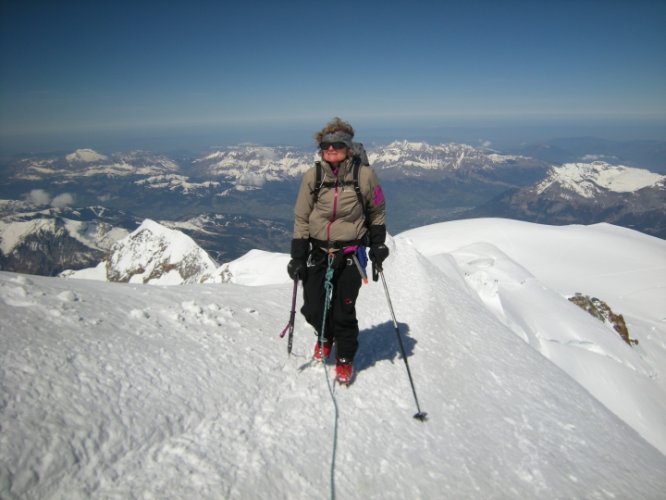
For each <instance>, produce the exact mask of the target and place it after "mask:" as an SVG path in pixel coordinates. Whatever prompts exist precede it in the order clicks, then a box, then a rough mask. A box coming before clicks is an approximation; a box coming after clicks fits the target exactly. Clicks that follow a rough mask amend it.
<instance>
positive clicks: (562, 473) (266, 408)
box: [0, 219, 666, 500]
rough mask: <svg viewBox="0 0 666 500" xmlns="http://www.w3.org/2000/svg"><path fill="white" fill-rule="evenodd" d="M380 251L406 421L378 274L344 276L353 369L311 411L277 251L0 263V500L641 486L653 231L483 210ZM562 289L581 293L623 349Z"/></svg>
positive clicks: (655, 425) (623, 493) (657, 314)
mask: <svg viewBox="0 0 666 500" xmlns="http://www.w3.org/2000/svg"><path fill="white" fill-rule="evenodd" d="M388 243H389V245H390V248H391V255H390V257H389V259H388V260H387V261H386V263H385V266H384V272H385V274H386V280H387V283H388V287H389V289H390V293H391V299H392V302H393V305H394V307H395V312H396V315H397V318H398V321H399V325H400V330H401V332H402V333H401V334H402V337H403V340H404V345H405V349H406V352H407V356H408V359H409V365H410V367H411V373H412V375H413V380H414V383H415V387H416V390H417V391H418V396H419V401H420V403H421V406H422V409H423V410H424V411H427V412H428V415H429V420H428V421H427V422H425V423H420V422H417V421H415V420H414V419H413V418H412V415H413V413H414V411H415V408H414V399H413V398H412V393H411V391H410V386H409V384H408V380H407V375H406V372H405V370H404V368H405V367H404V363H403V362H402V360H401V359H400V357H401V354H400V350H399V348H398V346H397V342H396V339H395V332H394V329H393V324H392V322H391V320H390V316H389V312H388V309H387V303H386V302H387V301H386V297H385V295H384V290H383V288H382V286H381V284H378V283H373V282H371V283H370V284H369V285H364V286H363V288H362V290H361V295H360V297H359V301H358V310H359V326H360V328H361V331H362V333H361V336H360V342H361V347H360V350H359V355H358V356H357V359H356V360H355V366H356V370H357V376H356V380H355V381H354V384H353V385H352V386H351V387H350V388H349V389H347V390H340V389H336V390H335V392H334V397H335V403H336V406H335V412H334V407H333V401H332V400H331V399H332V398H331V394H330V393H329V391H328V389H327V382H326V377H325V373H326V370H331V366H330V365H317V366H314V367H310V368H303V365H304V364H306V361H307V359H308V358H309V356H310V355H311V352H312V346H313V342H314V337H313V335H312V332H311V329H310V328H309V327H308V326H307V325H306V324H305V323H304V321H303V319H302V318H301V316H300V315H298V316H297V319H296V331H295V334H294V350H293V353H292V356H291V357H287V355H286V345H285V344H286V340H285V339H280V338H279V336H278V333H279V331H280V329H281V328H282V327H283V326H284V324H285V322H286V320H287V317H288V314H289V300H290V297H291V293H292V283H290V281H289V279H288V277H287V276H286V273H285V271H284V266H283V265H282V264H283V262H284V261H282V260H280V259H282V257H280V256H277V255H276V256H275V257H276V259H277V260H275V261H273V262H272V263H273V265H272V266H271V265H270V263H271V259H270V258H266V257H267V256H266V255H265V254H264V255H257V256H256V257H257V258H259V259H260V260H256V259H255V256H254V255H248V256H247V257H246V258H245V259H244V260H245V261H247V262H246V263H245V267H244V269H245V272H246V273H247V274H246V278H247V279H249V278H250V276H251V275H252V276H254V278H255V280H256V282H255V284H256V285H257V286H255V287H254V288H252V289H248V288H247V287H244V286H237V285H233V284H219V285H216V286H201V285H185V286H182V287H151V288H147V287H145V286H142V285H134V284H110V283H95V282H90V281H77V282H72V281H67V280H59V279H52V278H44V277H40V276H34V277H33V276H22V275H17V274H13V273H4V272H0V315H2V318H3V321H2V322H0V366H2V368H3V369H2V370H0V384H1V386H2V387H3V389H4V393H3V404H2V405H0V427H1V428H2V429H3V433H2V443H3V453H2V454H0V496H2V497H3V498H5V497H7V498H24V497H35V498H61V497H62V498H64V497H68V498H69V497H75V498H79V497H81V498H84V497H85V498H89V497H95V498H98V497H99V498H131V497H142V498H143V497H146V498H154V497H159V498H174V499H175V498H211V499H212V498H219V497H220V492H223V494H222V496H224V497H229V498H255V497H261V498H274V497H278V498H290V499H296V500H300V499H310V498H312V496H313V492H318V493H322V495H320V496H325V495H326V493H327V492H328V491H330V490H331V489H332V488H333V487H334V488H335V491H336V493H337V497H338V498H349V499H352V500H355V499H364V500H365V499H367V498H382V499H384V498H387V499H393V498H395V499H399V498H400V499H402V498H440V497H442V495H444V496H445V497H446V498H496V497H497V496H498V495H500V496H502V495H505V496H507V497H511V498H514V497H516V498H527V499H532V498H540V499H541V498H544V499H559V498H661V497H662V496H663V486H664V484H666V457H665V456H664V452H665V451H666V448H664V445H663V443H664V426H663V422H664V421H665V420H664V415H666V413H665V412H664V402H665V401H666V398H665V397H664V393H663V390H662V388H661V385H663V381H664V377H663V370H664V366H666V362H665V356H664V345H663V342H662V340H663V338H664V335H665V334H666V331H665V329H664V328H665V327H664V325H665V323H664V321H663V307H660V306H661V305H663V301H664V299H665V297H664V293H665V291H664V288H663V286H662V285H663V283H664V274H663V273H664V269H663V254H664V253H663V252H664V242H663V240H658V239H656V238H650V237H647V236H645V235H642V234H640V233H637V232H635V231H630V230H624V229H621V228H616V227H613V226H608V225H605V224H602V225H598V226H590V227H582V226H569V227H548V226H542V225H537V224H528V223H520V222H516V221H506V220H497V219H493V220H476V221H459V222H456V223H445V224H441V225H437V226H430V227H426V228H420V229H419V230H418V231H414V232H411V233H403V234H400V235H397V236H395V238H392V239H390V240H389V242H388ZM574 252H576V253H574ZM572 255H574V256H575V258H572ZM627 255H632V256H633V258H632V259H628V258H627ZM553 256H556V258H553ZM266 267H280V272H281V273H282V275H283V279H282V281H281V282H280V283H274V284H268V283H267V282H265V281H263V280H264V278H265V271H266ZM609 269H612V270H613V273H609V272H608V270H609ZM611 274H612V275H611ZM618 276H619V277H618ZM262 282H263V284H262ZM581 287H582V288H581ZM564 289H566V290H567V291H571V290H579V291H581V292H583V293H588V292H589V293H594V294H597V291H600V292H599V293H598V295H599V296H600V297H603V298H605V299H607V300H608V303H609V304H611V305H612V306H613V309H614V310H617V311H620V312H622V313H623V314H624V316H625V318H626V319H627V321H628V325H629V328H630V329H631V330H632V332H633V334H634V335H635V336H636V337H637V338H638V340H639V344H638V345H637V346H635V347H630V346H628V345H627V344H626V343H624V342H623V341H622V340H621V339H620V338H619V336H617V334H616V333H615V332H613V331H611V330H610V329H608V328H607V327H606V325H604V324H603V323H601V322H597V323H598V324H596V323H594V321H597V320H594V318H591V317H590V316H589V315H588V314H587V313H585V312H583V311H581V310H580V309H579V308H578V307H577V306H575V305H573V304H570V303H569V302H568V300H567V299H566V297H564V296H563V294H562V291H563V290H564ZM298 297H299V303H298V304H297V305H298V306H300V294H299V296H298ZM636 304H641V305H640V308H638V309H636V307H635V306H636ZM645 311H647V312H645ZM606 330H608V331H606ZM536 351H539V352H536ZM551 361H552V362H551ZM578 377H580V378H578ZM592 394H594V397H593V396H592ZM613 405H615V406H619V405H622V406H623V407H624V415H622V418H623V420H624V422H623V421H621V420H620V419H619V418H617V416H616V415H614V414H613V413H612V412H611V411H609V408H611V409H613V411H616V409H614V406H613ZM336 415H337V416H339V417H338V418H337V419H336V418H335V416H336ZM632 419H633V420H632ZM627 422H630V424H631V426H632V427H633V428H631V427H630V426H629V425H627ZM636 431H638V432H636ZM639 434H640V435H639ZM312 436H317V440H318V441H317V442H318V443H320V445H317V446H312ZM641 436H642V437H641ZM334 446H335V448H333V447H334ZM654 446H657V447H658V448H659V449H660V450H661V453H660V452H659V451H658V450H657V449H655V447H654ZM332 449H335V450H337V455H336V460H335V461H333V459H332V455H333V453H332V452H331V451H332ZM45 457H48V460H45ZM26 471H29V472H26ZM405 471H409V474H408V477H407V479H406V475H405ZM173 478H177V480H174V479H173ZM315 496H317V495H315Z"/></svg>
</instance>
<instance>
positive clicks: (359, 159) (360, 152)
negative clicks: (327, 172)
mask: <svg viewBox="0 0 666 500" xmlns="http://www.w3.org/2000/svg"><path fill="white" fill-rule="evenodd" d="M364 165H365V166H370V162H369V161H368V155H367V153H366V152H365V148H364V147H363V144H361V143H360V142H354V143H352V179H353V180H352V181H351V182H350V181H344V182H341V183H338V182H337V181H328V182H322V180H321V179H322V172H321V162H320V161H316V162H315V168H316V170H315V185H314V186H315V187H314V189H313V190H312V200H313V202H314V203H317V200H318V199H319V191H321V188H322V187H327V188H332V187H335V185H336V183H337V185H338V186H354V191H355V192H356V197H357V198H358V202H359V204H360V205H361V207H362V208H363V217H364V218H365V222H366V224H368V207H367V204H366V203H365V200H364V199H363V193H361V186H360V185H359V183H358V172H359V170H361V167H362V166H364Z"/></svg>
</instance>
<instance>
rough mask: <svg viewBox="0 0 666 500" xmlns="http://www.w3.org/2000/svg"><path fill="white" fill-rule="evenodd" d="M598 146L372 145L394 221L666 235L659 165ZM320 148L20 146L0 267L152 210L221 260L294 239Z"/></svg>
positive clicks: (47, 254) (68, 248)
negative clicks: (488, 219) (182, 151)
mask: <svg viewBox="0 0 666 500" xmlns="http://www.w3.org/2000/svg"><path fill="white" fill-rule="evenodd" d="M649 146H650V151H652V153H654V151H657V152H658V151H659V148H658V147H655V145H654V144H650V145H649ZM577 147H579V149H580V150H581V151H583V149H582V145H581V144H578V143H577ZM599 147H600V146H599V144H598V143H597V144H595V147H594V149H589V150H587V153H586V154H583V155H582V156H581V157H580V159H579V161H575V162H570V163H564V164H555V163H553V162H552V161H546V160H544V159H543V158H544V155H538V156H537V155H535V156H530V155H529V154H526V153H527V151H528V148H525V150H523V152H521V153H514V154H506V153H502V152H499V151H494V150H492V149H489V148H480V147H473V146H470V145H467V144H457V143H447V144H436V145H433V144H427V143H423V142H408V141H394V142H392V143H390V144H386V145H372V146H368V147H367V148H366V149H367V152H368V157H369V160H370V163H371V164H372V165H373V167H374V168H375V169H376V171H377V173H378V175H379V178H380V180H381V182H382V185H383V187H384V191H385V193H386V197H387V200H388V205H387V221H388V227H389V231H390V232H391V233H393V234H397V233H398V232H401V231H403V230H406V229H409V228H412V227H421V226H424V225H427V224H430V223H435V222H441V221H445V220H452V219H459V218H466V217H477V216H484V217H485V216H502V217H510V218H516V219H521V220H528V221H536V222H542V223H547V224H569V223H583V224H587V223H593V222H602V221H605V222H612V223H614V224H618V225H624V226H628V227H632V228H634V229H638V230H641V231H644V232H646V233H648V234H652V235H655V236H659V237H662V238H663V237H666V228H665V226H664V220H666V217H664V215H665V213H664V207H665V206H666V199H665V188H664V182H663V176H662V175H660V174H658V173H656V172H658V171H659V168H655V169H653V170H652V171H650V170H646V169H640V168H636V167H635V166H624V165H621V164H619V163H613V162H611V161H610V160H607V161H608V162H606V161H597V160H596V159H597V158H599V157H602V156H603V157H605V158H608V157H610V156H612V155H608V154H604V153H603V152H604V151H608V149H605V150H604V149H599ZM549 152H550V153H552V152H553V150H552V149H551V150H549ZM615 152H616V153H617V151H615ZM652 153H650V154H652ZM568 154H571V153H568ZM631 154H633V155H635V156H636V155H637V153H636V150H635V149H634V150H631ZM645 156H649V154H648V153H645V155H644V157H645ZM316 158H317V155H316V153H315V152H314V151H312V150H303V149H299V148H294V147H286V146H277V147H268V146H259V145H253V144H243V145H237V146H232V147H225V148H218V149H216V150H214V151H211V152H209V153H207V154H205V155H199V156H193V157H184V156H179V157H178V158H170V157H168V156H166V155H163V154H154V153H151V152H143V151H135V152H130V153H114V154H102V153H100V152H97V151H94V150H92V149H79V150H76V151H73V152H70V153H65V154H59V155H45V156H44V155H43V156H29V157H28V156H26V157H21V158H17V159H14V160H13V161H11V162H9V163H7V164H5V165H2V166H0V167H1V170H2V171H1V173H2V175H3V183H2V184H0V197H2V198H4V199H5V200H6V201H4V202H2V204H1V205H0V250H1V252H2V253H1V255H0V267H1V268H2V269H5V270H14V271H19V272H29V273H34V274H47V275H54V274H58V273H59V272H61V271H63V270H65V269H81V268H85V267H89V266H90V265H91V264H93V263H97V262H99V261H100V258H101V257H102V256H105V255H106V256H108V253H109V251H110V248H111V247H112V246H113V243H115V242H116V241H119V240H121V239H122V238H123V237H126V236H127V235H128V234H129V233H131V232H133V231H135V230H136V229H137V228H138V227H139V225H140V224H141V222H142V221H143V220H145V219H150V220H154V221H158V222H159V223H160V224H161V225H163V226H164V227H168V228H173V229H178V230H180V231H182V232H183V233H185V234H187V235H188V236H190V237H191V238H192V239H193V240H194V241H196V242H197V244H198V245H199V246H201V247H202V248H203V249H204V250H205V251H206V252H207V253H208V254H209V255H210V256H211V257H212V258H213V259H214V260H215V262H216V263H218V264H220V263H223V262H229V261H231V260H234V259H236V258H238V257H239V256H241V255H243V254H244V253H246V252H248V251H249V250H251V249H260V250H265V251H271V252H286V251H288V245H289V240H290V238H291V228H292V223H293V222H292V220H293V203H294V200H295V197H296V192H297V190H298V186H299V183H300V179H301V176H302V174H303V173H304V172H305V171H306V170H307V169H308V168H310V167H311V166H312V165H313V163H314V161H315V160H316Z"/></svg>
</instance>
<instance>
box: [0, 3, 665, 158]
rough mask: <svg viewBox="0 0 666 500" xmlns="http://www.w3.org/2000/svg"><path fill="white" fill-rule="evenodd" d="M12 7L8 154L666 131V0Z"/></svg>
mask: <svg viewBox="0 0 666 500" xmlns="http://www.w3.org/2000/svg"><path fill="white" fill-rule="evenodd" d="M0 1H1V2H2V4H1V5H2V12H1V15H0V19H1V21H0V33H1V34H0V37H1V47H0V50H1V58H0V70H1V73H0V141H1V142H0V147H2V149H5V150H9V149H12V148H16V147H19V145H20V146H21V147H30V148H32V149H36V150H39V149H40V148H42V149H43V148H54V147H56V146H57V145H58V144H59V142H58V141H61V142H62V144H63V147H66V146H65V142H67V141H65V138H69V139H68V140H69V142H72V143H73V142H76V141H77V140H82V141H83V140H88V141H91V142H94V137H97V138H98V139H99V138H101V137H105V136H106V137H111V136H113V137H117V138H121V137H127V138H134V140H135V141H139V142H140V141H141V140H142V139H141V138H144V139H145V140H148V139H149V138H151V137H152V138H156V137H160V136H163V137H172V138H174V137H181V138H185V137H194V136H198V137H200V138H201V139H202V140H205V141H210V142H214V141H217V142H220V143H223V142H225V141H235V140H259V141H266V140H268V138H270V137H273V138H274V139H275V140H276V141H279V142H287V143H298V142H303V141H309V139H310V138H311V133H312V131H313V130H314V129H316V128H317V127H319V126H320V125H321V124H322V123H323V122H325V121H327V120H328V119H330V118H331V117H333V116H341V117H343V118H345V119H348V120H350V121H351V122H352V123H353V124H354V125H356V127H357V129H359V130H366V131H367V132H368V133H369V134H370V133H373V134H375V135H376V136H377V137H379V136H380V135H381V133H380V131H382V130H384V131H385V133H386V134H388V135H391V134H402V135H404V136H405V137H406V136H409V135H410V134H411V135H413V136H416V135H418V132H417V131H419V130H426V129H428V128H429V129H430V130H436V129H439V130H447V131H448V132H447V133H451V134H453V135H455V132H454V131H455V130H456V129H459V130H463V129H479V128H480V129H486V130H488V129H492V128H495V129H501V128H506V127H523V130H525V131H527V130H534V128H535V127H541V128H543V129H544V130H546V129H548V128H549V127H550V128H551V130H552V133H556V132H558V133H562V134H566V132H567V127H570V130H571V132H572V133H574V132H575V131H576V130H581V131H588V132H590V133H594V132H595V131H598V132H600V133H603V130H606V129H608V130H610V129H609V127H611V126H613V127H617V130H624V131H625V132H624V133H626V134H627V138H635V137H629V136H631V135H632V134H633V135H634V136H640V135H641V134H643V135H646V136H647V135H650V134H652V135H654V134H655V131H663V130H665V128H664V124H665V123H666V29H664V26H666V1H663V0H658V1H648V0H631V1H614V0H606V1H602V0H597V1H591V0H571V1H569V0H562V1H555V0H551V1H547V2H546V1H539V0H531V1H528V0H525V1H515V0H514V1H511V0H508V1H499V0H498V1H475V0H469V1H467V2H461V1H456V2H446V1H427V2H419V1H418V0H414V1H409V2H407V1H404V2H403V1H401V0H397V1H390V2H386V1H383V2H380V1H366V2H363V1H361V0H358V1H357V2H347V1H338V2H314V1H291V2H284V3H280V2H277V1H253V0H246V1H243V2H233V3H231V2H226V1H216V2H211V1H199V2H197V1H196V0H191V1H188V2H182V1H173V2H166V1H165V2H149V1H141V0H136V1H134V2H126V1H122V0H119V1H115V2H95V1H86V2H73V1H67V0H60V1H48V2H46V1H31V0H23V1H21V2H17V1H10V0H0ZM512 130H513V129H512ZM516 130H518V129H516ZM656 133H659V132H656ZM302 134H304V135H305V136H303V135H302ZM290 138H291V139H292V140H290ZM398 138H399V137H398ZM68 145H69V144H68ZM82 146H83V144H82ZM135 146H141V144H135Z"/></svg>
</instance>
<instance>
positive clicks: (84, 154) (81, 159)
mask: <svg viewBox="0 0 666 500" xmlns="http://www.w3.org/2000/svg"><path fill="white" fill-rule="evenodd" d="M65 159H66V160H67V161H68V162H70V163H98V162H102V161H106V160H108V157H107V156H104V155H102V154H99V153H98V152H96V151H94V150H92V149H77V150H76V151H74V152H73V153H71V154H68V155H67V156H65Z"/></svg>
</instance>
